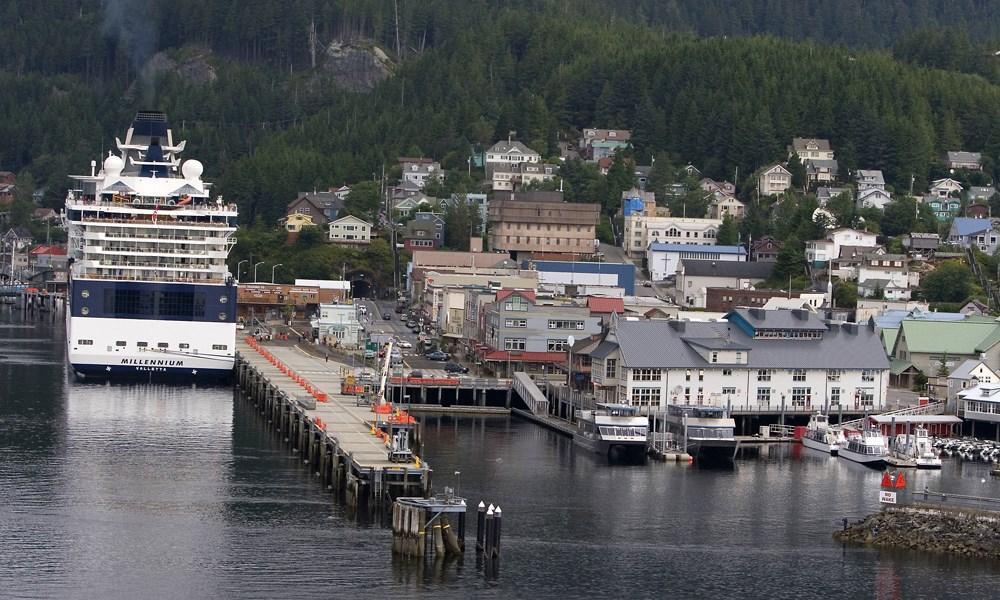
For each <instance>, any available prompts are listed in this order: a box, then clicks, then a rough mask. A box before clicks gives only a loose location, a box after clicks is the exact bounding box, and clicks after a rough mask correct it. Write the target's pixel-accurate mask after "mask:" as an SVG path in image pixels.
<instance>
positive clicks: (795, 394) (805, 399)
mask: <svg viewBox="0 0 1000 600" xmlns="http://www.w3.org/2000/svg"><path fill="white" fill-rule="evenodd" d="M811 404H812V388H807V387H793V388H792V406H800V407H805V406H809V405H811Z"/></svg>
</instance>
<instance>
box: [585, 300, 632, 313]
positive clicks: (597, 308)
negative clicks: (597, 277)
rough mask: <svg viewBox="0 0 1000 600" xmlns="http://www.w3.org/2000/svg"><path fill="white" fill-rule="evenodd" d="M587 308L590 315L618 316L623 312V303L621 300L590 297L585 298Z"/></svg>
mask: <svg viewBox="0 0 1000 600" xmlns="http://www.w3.org/2000/svg"><path fill="white" fill-rule="evenodd" d="M587 308H589V309H590V312H592V313H609V314H610V313H619V314H620V313H623V312H625V301H624V300H622V299H621V298H607V297H604V296H590V297H588V298H587Z"/></svg>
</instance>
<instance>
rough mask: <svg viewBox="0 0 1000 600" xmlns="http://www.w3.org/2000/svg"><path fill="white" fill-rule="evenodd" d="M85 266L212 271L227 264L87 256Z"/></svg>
mask: <svg viewBox="0 0 1000 600" xmlns="http://www.w3.org/2000/svg"><path fill="white" fill-rule="evenodd" d="M81 262H82V263H83V266H84V267H85V268H88V269H132V270H140V271H141V270H154V271H164V270H168V271H210V270H212V269H216V270H222V269H225V264H221V263H220V264H208V263H166V262H153V261H141V260H140V261H126V260H103V259H102V260H92V259H87V258H85V259H84V260H83V261H81Z"/></svg>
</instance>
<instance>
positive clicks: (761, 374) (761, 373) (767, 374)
mask: <svg viewBox="0 0 1000 600" xmlns="http://www.w3.org/2000/svg"><path fill="white" fill-rule="evenodd" d="M757 381H771V369H757Z"/></svg>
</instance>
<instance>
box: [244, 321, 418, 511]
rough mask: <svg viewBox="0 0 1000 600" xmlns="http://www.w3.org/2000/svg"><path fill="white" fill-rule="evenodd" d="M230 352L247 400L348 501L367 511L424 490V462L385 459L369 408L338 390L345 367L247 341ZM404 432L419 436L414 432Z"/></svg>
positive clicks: (381, 436)
mask: <svg viewBox="0 0 1000 600" xmlns="http://www.w3.org/2000/svg"><path fill="white" fill-rule="evenodd" d="M237 351H238V352H237V359H236V379H237V383H238V384H239V387H240V390H241V391H242V392H243V393H244V394H245V398H246V399H247V401H249V402H252V403H253V405H254V406H255V407H256V408H257V409H258V410H259V411H260V413H261V414H262V415H264V416H265V417H267V419H268V422H269V423H271V424H273V426H274V427H275V428H276V429H277V430H278V431H279V433H280V435H282V436H283V437H284V440H285V441H286V442H287V443H288V444H289V446H290V447H291V449H292V450H293V451H294V452H297V453H299V454H300V455H301V457H302V459H303V462H304V463H305V464H307V465H309V468H310V469H311V470H313V471H314V472H315V473H316V475H317V476H319V477H320V478H321V480H322V481H323V483H324V485H328V486H330V487H331V488H332V489H333V490H334V492H335V493H338V494H343V495H344V497H345V500H346V502H347V504H348V505H349V506H351V507H353V508H356V509H362V508H368V507H371V508H375V507H378V506H387V505H388V503H391V501H392V499H394V498H397V497H401V496H427V495H429V493H430V485H431V473H432V471H431V468H430V467H429V466H428V465H427V463H425V462H423V461H422V460H421V459H420V458H419V456H417V455H415V454H414V455H412V456H409V457H407V459H406V460H398V459H396V460H390V451H389V447H388V446H387V442H386V436H385V435H384V434H383V433H382V432H381V430H380V429H379V428H377V427H376V426H375V423H376V413H375V412H374V411H373V409H372V407H371V406H369V405H366V404H363V405H359V403H358V401H357V397H356V396H348V395H344V394H341V393H340V389H341V380H342V379H343V376H342V375H341V373H342V372H346V371H344V370H343V369H346V365H343V364H341V363H338V362H335V361H330V362H326V361H325V360H322V359H318V358H315V357H313V356H310V355H308V354H306V353H304V352H302V351H301V350H298V349H297V348H295V347H294V346H286V345H258V344H257V343H256V342H254V341H253V340H252V338H250V339H249V340H243V339H241V340H238V342H237ZM397 416H398V415H397ZM412 431H413V433H414V434H415V435H414V437H415V438H416V439H419V430H418V429H417V428H413V430H412Z"/></svg>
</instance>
